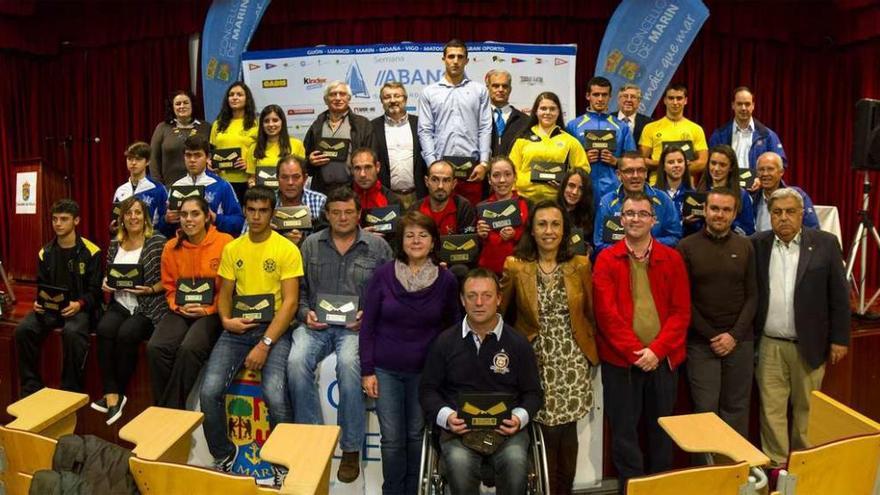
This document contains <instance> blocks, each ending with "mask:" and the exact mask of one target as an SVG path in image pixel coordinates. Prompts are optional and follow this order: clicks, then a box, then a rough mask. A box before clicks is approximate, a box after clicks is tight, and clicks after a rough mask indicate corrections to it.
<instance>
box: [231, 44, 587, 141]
mask: <svg viewBox="0 0 880 495" xmlns="http://www.w3.org/2000/svg"><path fill="white" fill-rule="evenodd" d="M442 53H443V44H442V43H393V44H378V45H357V46H320V47H314V48H295V49H289V50H273V51H259V52H246V53H244V54H243V55H242V68H243V69H244V80H245V82H246V83H247V84H248V86H249V87H250V88H251V90H252V91H253V93H254V100H255V101H256V104H257V110H260V109H261V108H262V107H264V106H266V105H268V104H271V103H274V104H277V105H280V106H281V107H282V108H284V109H285V112H286V113H287V126H288V130H289V131H290V134H291V135H293V136H297V137H299V138H300V139H302V138H303V137H304V136H305V133H306V131H308V128H309V126H310V125H311V124H312V122H313V121H314V120H315V117H316V116H317V115H318V114H319V113H321V112H323V111H324V110H326V109H327V106H326V104H325V103H324V99H323V97H324V87H325V86H326V85H327V83H329V82H331V81H336V80H340V81H345V82H346V83H348V85H349V86H351V91H352V95H353V96H352V100H351V108H352V109H353V110H354V111H355V112H356V113H359V114H361V115H364V116H365V117H368V118H374V117H378V116H380V115H382V103H381V101H380V100H379V90H380V89H381V88H382V85H383V84H385V83H386V82H391V81H397V82H400V83H402V84H403V85H404V86H405V87H406V91H407V94H408V96H409V98H408V100H407V104H406V106H407V110H408V111H409V112H410V113H415V112H416V108H417V106H418V99H419V96H420V95H421V93H422V89H424V87H425V86H427V85H429V84H432V83H435V82H437V81H439V80H440V79H441V78H442V77H443V72H444V68H443V60H442ZM468 55H469V57H470V60H469V62H468V65H467V68H466V74H467V76H468V77H469V78H470V79H473V80H475V81H480V82H481V83H482V81H483V79H484V76H485V74H486V72H488V71H490V70H492V69H503V70H506V71H508V72H510V74H511V76H512V86H513V91H512V93H511V95H510V103H511V104H512V105H513V106H514V107H516V108H519V109H521V110H524V111H527V110H530V109H531V107H532V104H533V103H534V99H535V96H536V95H537V94H538V93H541V92H543V91H552V92H554V93H556V94H557V95H558V96H559V98H560V100H561V102H562V110H563V116H564V119H566V120H568V119H571V118H573V117H574V116H575V114H576V109H575V106H574V105H575V93H574V81H575V70H576V64H575V57H576V55H577V46H576V45H528V44H514V43H495V42H484V43H469V44H468ZM281 81H284V82H283V83H282V82H281ZM221 97H222V96H221Z"/></svg>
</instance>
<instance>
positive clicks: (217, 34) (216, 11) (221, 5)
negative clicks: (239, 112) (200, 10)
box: [201, 0, 270, 122]
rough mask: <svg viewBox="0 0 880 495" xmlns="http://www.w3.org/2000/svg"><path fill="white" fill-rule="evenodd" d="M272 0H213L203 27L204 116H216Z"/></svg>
mask: <svg viewBox="0 0 880 495" xmlns="http://www.w3.org/2000/svg"><path fill="white" fill-rule="evenodd" d="M269 2H270V0H214V2H213V3H211V8H210V9H209V10H208V14H207V15H206V16H205V28H204V29H203V30H202V61H201V64H202V99H203V100H202V101H203V102H204V107H205V119H206V120H207V121H208V122H211V121H214V120H216V119H217V115H218V114H219V113H220V105H221V104H222V102H223V98H224V96H225V95H226V88H228V87H229V85H230V84H232V83H233V82H234V81H237V80H238V76H239V74H241V53H242V52H243V51H244V50H245V49H246V48H247V46H248V43H250V41H251V37H252V36H253V35H254V31H256V30H257V25H258V24H259V23H260V19H261V18H262V17H263V12H265V11H266V7H268V6H269Z"/></svg>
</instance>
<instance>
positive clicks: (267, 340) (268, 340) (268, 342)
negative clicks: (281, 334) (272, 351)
mask: <svg viewBox="0 0 880 495" xmlns="http://www.w3.org/2000/svg"><path fill="white" fill-rule="evenodd" d="M262 342H263V343H264V344H266V347H272V337H267V336H265V335H264V336H263V339H262Z"/></svg>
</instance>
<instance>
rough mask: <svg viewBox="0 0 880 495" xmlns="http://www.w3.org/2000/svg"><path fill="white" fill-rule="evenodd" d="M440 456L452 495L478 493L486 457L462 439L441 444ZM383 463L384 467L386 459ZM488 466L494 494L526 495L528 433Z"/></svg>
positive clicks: (503, 447) (497, 453)
mask: <svg viewBox="0 0 880 495" xmlns="http://www.w3.org/2000/svg"><path fill="white" fill-rule="evenodd" d="M380 393H381V389H380ZM440 452H441V455H442V456H443V462H444V463H445V464H446V478H447V480H448V481H449V490H450V491H451V492H452V495H459V494H467V495H470V494H472V493H479V492H480V465H481V464H482V463H483V456H482V455H481V454H479V453H478V452H475V451H473V450H471V449H469V448H467V447H465V446H464V444H462V443H461V438H450V439H449V440H445V441H441V442H440ZM382 463H383V464H384V463H385V460H384V459H383V460H382ZM489 464H490V465H492V467H493V468H494V471H495V492H496V493H497V494H498V495H523V494H525V493H526V485H527V478H528V472H529V432H528V431H526V430H525V429H523V430H521V431H520V432H519V433H517V434H516V435H514V436H512V437H510V438H508V439H507V441H505V442H504V444H502V445H501V447H499V448H498V450H496V451H495V453H494V454H492V455H491V456H489Z"/></svg>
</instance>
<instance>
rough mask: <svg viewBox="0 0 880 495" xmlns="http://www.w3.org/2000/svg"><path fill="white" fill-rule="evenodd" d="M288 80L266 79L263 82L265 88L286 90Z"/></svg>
mask: <svg viewBox="0 0 880 495" xmlns="http://www.w3.org/2000/svg"><path fill="white" fill-rule="evenodd" d="M286 87H287V79H266V80H265V81H263V88H286Z"/></svg>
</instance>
